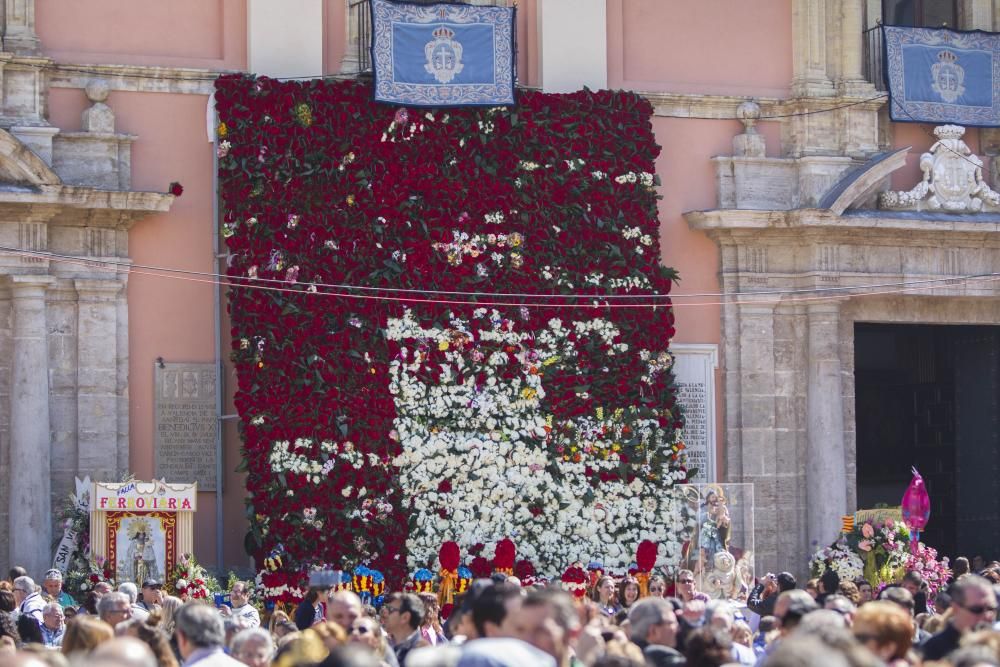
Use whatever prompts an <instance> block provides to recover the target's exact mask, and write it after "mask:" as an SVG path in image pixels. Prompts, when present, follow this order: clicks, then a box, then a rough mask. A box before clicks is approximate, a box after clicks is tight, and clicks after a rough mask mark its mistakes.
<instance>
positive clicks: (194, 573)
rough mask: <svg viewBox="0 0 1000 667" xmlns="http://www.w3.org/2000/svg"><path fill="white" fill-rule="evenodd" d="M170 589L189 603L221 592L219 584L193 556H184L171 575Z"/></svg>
mask: <svg viewBox="0 0 1000 667" xmlns="http://www.w3.org/2000/svg"><path fill="white" fill-rule="evenodd" d="M168 587H169V588H168V589H169V590H170V592H171V593H173V594H174V595H176V596H177V597H179V598H180V599H182V600H184V601H185V602H187V601H188V600H204V599H207V598H208V596H209V595H211V594H212V591H216V590H219V584H218V582H217V581H216V580H215V579H214V578H213V577H212V576H211V575H210V574H208V572H207V571H206V570H205V568H204V567H202V566H201V565H199V564H198V561H197V560H195V558H194V556H193V555H191V554H182V555H181V556H180V557H179V558H178V562H177V565H175V566H174V569H173V571H172V572H171V573H170V580H169V581H168Z"/></svg>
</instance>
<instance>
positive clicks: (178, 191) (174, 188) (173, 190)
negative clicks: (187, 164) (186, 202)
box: [167, 181, 184, 197]
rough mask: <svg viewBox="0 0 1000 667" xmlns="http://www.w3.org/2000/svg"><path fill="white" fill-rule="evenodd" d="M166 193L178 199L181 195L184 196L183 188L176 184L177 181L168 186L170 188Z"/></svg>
mask: <svg viewBox="0 0 1000 667" xmlns="http://www.w3.org/2000/svg"><path fill="white" fill-rule="evenodd" d="M167 192H169V193H170V194H172V195H173V196H175V197H180V196H181V195H182V194H184V186H183V185H181V184H180V183H178V182H177V181H174V182H173V183H171V184H170V187H169V188H168V189H167Z"/></svg>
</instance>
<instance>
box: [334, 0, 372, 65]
mask: <svg viewBox="0 0 1000 667" xmlns="http://www.w3.org/2000/svg"><path fill="white" fill-rule="evenodd" d="M366 10H367V5H358V6H357V7H355V8H354V11H351V0H345V2H344V30H345V31H346V32H347V36H346V39H345V41H344V57H343V58H341V60H340V73H341V74H357V73H359V72H360V71H361V60H360V58H359V55H358V54H359V47H360V44H358V40H360V39H361V36H360V35H361V29H360V28H361V26H360V22H361V20H362V18H361V11H366ZM364 20H365V22H366V23H371V17H367V18H365V19H364ZM369 64H371V63H369Z"/></svg>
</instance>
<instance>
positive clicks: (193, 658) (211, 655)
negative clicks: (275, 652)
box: [174, 602, 243, 667]
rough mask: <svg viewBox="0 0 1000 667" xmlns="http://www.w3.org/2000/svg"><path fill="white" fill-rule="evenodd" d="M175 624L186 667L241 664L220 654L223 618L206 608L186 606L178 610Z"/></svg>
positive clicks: (221, 651)
mask: <svg viewBox="0 0 1000 667" xmlns="http://www.w3.org/2000/svg"><path fill="white" fill-rule="evenodd" d="M175 622H176V630H175V631H174V632H175V634H176V635H177V646H178V648H180V652H181V657H182V658H183V659H184V666H185V667H191V665H198V667H239V666H240V665H242V664H243V663H241V662H239V661H238V660H235V659H233V658H230V657H229V656H228V655H226V654H225V652H224V651H223V645H224V642H225V640H226V634H225V629H224V628H223V625H222V617H221V616H219V614H218V612H217V611H216V610H215V609H213V608H212V607H210V606H209V605H206V604H201V603H199V602H188V603H187V604H185V605H184V606H182V607H181V608H180V609H178V610H177V614H176V617H175Z"/></svg>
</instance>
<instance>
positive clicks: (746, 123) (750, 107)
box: [736, 100, 760, 134]
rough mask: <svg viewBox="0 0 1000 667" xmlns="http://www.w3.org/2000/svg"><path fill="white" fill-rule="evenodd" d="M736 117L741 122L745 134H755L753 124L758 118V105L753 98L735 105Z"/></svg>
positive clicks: (755, 130)
mask: <svg viewBox="0 0 1000 667" xmlns="http://www.w3.org/2000/svg"><path fill="white" fill-rule="evenodd" d="M736 118H737V119H738V120H739V121H740V122H741V123H743V127H744V132H745V133H746V134H757V129H756V128H755V127H754V126H755V125H756V124H757V121H758V120H760V105H759V104H757V102H756V101H755V100H746V101H745V102H743V104H741V105H739V106H738V107H736Z"/></svg>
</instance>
